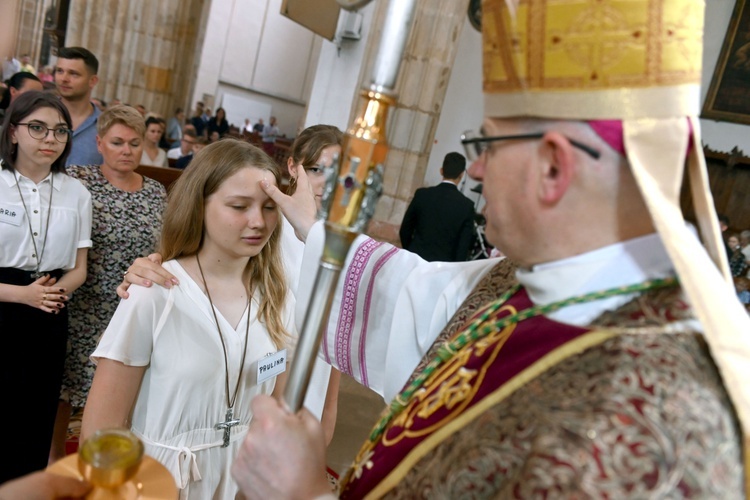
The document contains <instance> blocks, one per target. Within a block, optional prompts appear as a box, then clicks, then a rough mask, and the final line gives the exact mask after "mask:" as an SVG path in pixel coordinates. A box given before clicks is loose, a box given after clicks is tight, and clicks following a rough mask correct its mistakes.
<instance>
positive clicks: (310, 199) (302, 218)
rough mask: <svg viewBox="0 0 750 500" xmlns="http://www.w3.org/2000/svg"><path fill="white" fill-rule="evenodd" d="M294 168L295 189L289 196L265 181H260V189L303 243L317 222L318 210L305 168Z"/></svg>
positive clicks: (298, 166)
mask: <svg viewBox="0 0 750 500" xmlns="http://www.w3.org/2000/svg"><path fill="white" fill-rule="evenodd" d="M294 168H295V169H296V173H297V175H296V177H297V189H296V191H294V194H292V195H291V196H287V195H285V194H284V193H282V192H281V190H280V189H279V188H278V187H276V186H275V185H274V184H271V183H270V182H268V181H267V180H265V179H263V180H262V181H260V187H261V188H262V189H263V191H265V193H266V194H267V195H268V196H269V197H270V198H271V199H272V200H273V201H274V203H276V204H277V205H278V206H279V208H280V209H281V212H282V213H283V214H284V217H286V219H287V220H288V221H289V223H290V224H291V225H292V227H294V233H295V234H296V235H297V238H299V239H300V241H303V242H304V241H305V240H307V233H308V232H309V231H310V228H311V227H312V225H313V224H315V221H316V220H317V218H316V214H317V212H318V208H317V205H316V204H315V195H314V193H313V190H312V187H311V186H310V182H309V181H308V179H307V172H305V168H304V167H303V166H302V165H297V166H295V167H294Z"/></svg>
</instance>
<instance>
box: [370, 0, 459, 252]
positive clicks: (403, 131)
mask: <svg viewBox="0 0 750 500" xmlns="http://www.w3.org/2000/svg"><path fill="white" fill-rule="evenodd" d="M390 1H398V0H390ZM467 7H468V0H458V1H456V0H419V2H418V4H417V12H416V18H415V20H414V25H413V27H412V32H411V35H410V37H409V42H408V43H407V47H406V51H405V54H404V58H403V60H402V63H401V72H400V76H399V80H398V83H397V86H396V92H397V94H398V104H397V105H396V106H395V107H394V109H392V110H391V112H390V117H389V119H388V124H387V129H386V132H387V136H388V144H389V145H390V151H389V153H388V157H387V159H386V165H385V167H386V169H385V179H384V191H383V196H382V197H381V198H380V201H379V202H378V206H377V209H376V211H375V215H374V217H373V220H372V222H371V223H370V226H369V228H368V231H367V232H368V234H370V235H371V236H373V237H376V238H378V239H381V240H385V241H389V242H393V243H398V242H399V237H398V229H399V227H400V225H401V220H402V219H403V216H404V212H405V211H406V207H407V206H408V204H409V200H410V199H411V197H412V195H413V194H414V191H415V190H416V189H417V188H418V187H421V185H422V181H423V180H424V176H425V170H426V168H427V161H428V159H429V156H430V150H431V149H432V143H433V138H434V136H435V130H436V129H437V125H438V118H439V117H440V111H441V109H442V104H443V99H444V97H445V92H446V90H447V88H448V80H449V79H450V74H451V68H452V67H453V61H454V58H455V56H456V49H457V46H458V38H459V35H460V34H461V30H462V29H463V27H464V24H465V23H464V20H465V16H466V12H467ZM385 8H386V2H380V5H378V12H376V14H375V24H376V26H377V28H376V29H377V32H376V33H375V35H376V36H371V37H370V40H369V47H368V56H367V57H368V60H369V64H368V67H371V66H372V60H373V58H374V54H375V50H376V48H377V43H378V40H379V38H380V32H381V31H382V22H383V17H384V14H385ZM369 76H370V75H369V73H368V72H365V73H364V75H363V79H362V86H363V87H364V86H366V85H368V84H369Z"/></svg>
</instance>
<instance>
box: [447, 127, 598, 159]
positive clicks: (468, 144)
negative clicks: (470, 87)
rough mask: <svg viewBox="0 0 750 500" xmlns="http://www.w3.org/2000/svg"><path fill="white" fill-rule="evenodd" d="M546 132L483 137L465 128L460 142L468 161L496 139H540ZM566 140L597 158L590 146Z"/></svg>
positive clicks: (596, 152)
mask: <svg viewBox="0 0 750 500" xmlns="http://www.w3.org/2000/svg"><path fill="white" fill-rule="evenodd" d="M544 134H546V132H534V133H529V134H515V135H497V136H494V137H485V136H483V135H481V134H478V133H477V132H474V131H472V130H467V131H466V132H464V133H463V134H461V144H463V146H464V151H465V152H466V159H467V160H469V161H476V160H477V159H478V158H479V157H480V156H482V155H483V154H484V152H485V151H487V149H488V148H489V145H490V143H492V142H498V141H523V140H531V139H541V138H542V137H544ZM567 139H568V141H569V142H570V143H571V144H572V145H573V146H574V147H576V148H578V149H580V150H581V151H583V152H585V153H586V154H587V155H589V156H590V157H592V158H593V159H595V160H598V159H599V157H600V156H601V153H600V152H599V151H597V150H596V149H594V148H592V147H591V146H587V145H585V144H583V143H581V142H578V141H576V140H575V139H571V138H569V137H567Z"/></svg>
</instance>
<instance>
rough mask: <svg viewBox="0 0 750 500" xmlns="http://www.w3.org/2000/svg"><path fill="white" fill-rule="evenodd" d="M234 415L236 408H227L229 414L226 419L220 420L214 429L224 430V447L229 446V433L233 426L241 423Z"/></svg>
mask: <svg viewBox="0 0 750 500" xmlns="http://www.w3.org/2000/svg"><path fill="white" fill-rule="evenodd" d="M233 416H234V409H232V408H228V409H227V416H226V418H225V419H224V421H223V422H219V423H218V424H216V425H215V426H214V429H216V430H217V431H220V430H222V429H223V430H224V444H222V445H221V447H222V448H226V447H227V446H229V434H230V433H231V431H232V427H234V426H235V425H239V423H240V421H239V420H238V419H233V418H232V417H233Z"/></svg>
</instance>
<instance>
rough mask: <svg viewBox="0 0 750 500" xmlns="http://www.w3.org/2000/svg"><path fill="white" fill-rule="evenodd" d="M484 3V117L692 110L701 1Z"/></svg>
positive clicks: (623, 115) (593, 116) (654, 114)
mask: <svg viewBox="0 0 750 500" xmlns="http://www.w3.org/2000/svg"><path fill="white" fill-rule="evenodd" d="M482 9H483V10H482V28H483V50H484V94H485V114H486V115H487V116H493V117H511V116H540V117H546V118H563V119H565V118H573V119H583V120H608V119H627V118H643V117H651V118H667V117H676V116H679V117H684V116H689V115H697V113H698V109H699V108H698V105H699V100H700V78H701V57H702V46H703V36H702V35H703V11H704V4H703V1H702V0H659V1H654V0H619V1H602V0H528V1H524V0H521V1H519V0H507V2H506V1H503V0H490V1H487V0H485V2H484V3H483V5H482Z"/></svg>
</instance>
